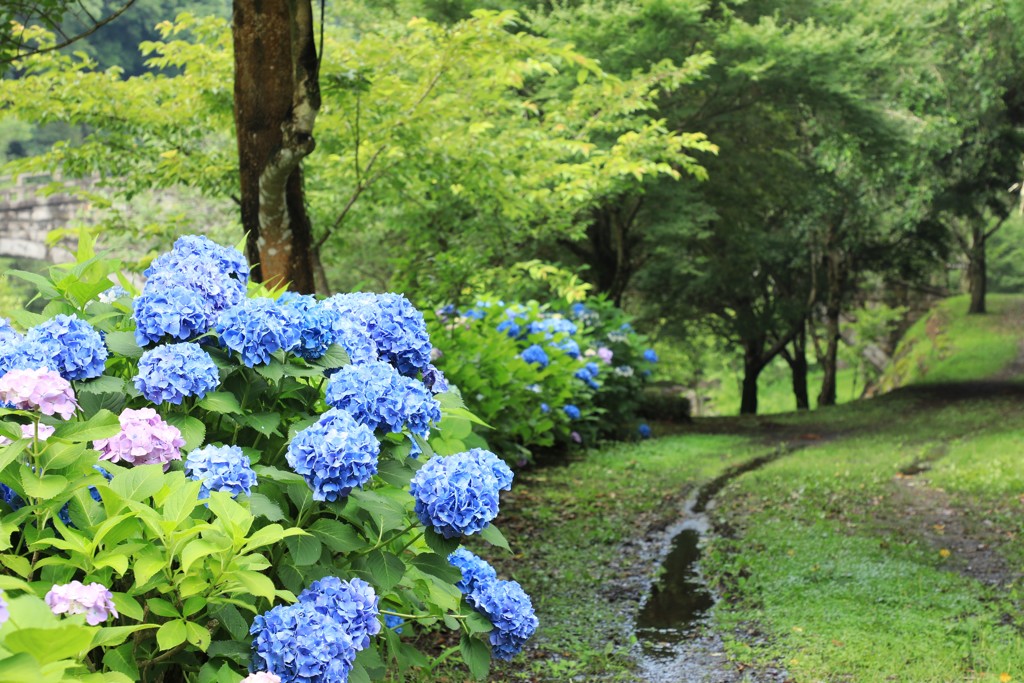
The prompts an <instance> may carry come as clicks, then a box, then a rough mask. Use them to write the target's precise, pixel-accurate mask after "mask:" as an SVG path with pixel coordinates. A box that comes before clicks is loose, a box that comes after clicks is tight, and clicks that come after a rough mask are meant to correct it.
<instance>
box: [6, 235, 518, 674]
mask: <svg viewBox="0 0 1024 683" xmlns="http://www.w3.org/2000/svg"><path fill="white" fill-rule="evenodd" d="M92 248H93V244H92V239H91V237H90V236H89V235H88V234H83V235H81V236H80V240H79V260H78V262H77V263H74V264H70V265H66V266H54V267H53V268H52V269H51V271H50V276H49V277H48V278H47V277H41V276H35V275H31V274H27V273H20V274H19V273H16V275H19V276H21V277H23V278H25V279H28V280H30V281H31V282H32V283H33V284H34V285H35V286H36V287H37V288H38V289H39V291H40V293H41V294H42V296H43V297H45V298H46V299H47V300H48V303H47V304H46V306H45V309H44V310H43V313H42V314H38V315H37V314H32V313H28V312H26V311H19V312H14V313H13V314H12V315H13V317H14V318H15V322H16V323H17V324H19V325H20V326H21V327H23V328H28V333H27V334H25V335H22V334H21V333H20V332H18V331H17V330H16V329H14V328H12V327H10V325H8V324H6V322H5V324H0V331H3V332H4V333H3V335H2V336H0V359H2V363H0V365H2V367H0V369H2V370H3V376H0V391H2V392H3V396H2V397H0V400H3V401H6V402H7V406H6V407H3V408H0V437H2V441H0V444H3V445H2V446H0V482H2V483H0V494H2V495H0V500H2V502H0V563H2V564H3V565H4V567H5V570H6V572H7V573H6V575H5V576H0V659H3V665H2V666H3V667H4V669H3V671H4V673H3V676H0V677H2V678H4V680H10V681H25V682H26V683H28V682H32V683H36V682H37V681H112V682H114V681H157V680H171V679H179V680H180V679H187V680H192V681H201V682H207V681H226V682H230V683H237V682H238V681H239V680H241V679H242V678H243V677H244V676H246V674H247V673H250V672H251V674H252V675H250V676H249V677H248V678H247V680H251V681H257V680H275V676H276V677H280V680H281V681H285V682H288V681H300V680H301V681H314V682H321V681H322V682H324V683H327V682H329V681H346V680H352V681H357V680H360V681H367V680H371V679H377V680H379V679H381V678H383V677H385V675H386V674H387V671H388V670H389V669H390V670H392V671H399V670H400V671H405V670H408V669H409V668H410V667H423V668H429V662H428V660H427V658H426V657H425V656H424V655H423V654H422V653H420V652H418V651H417V650H416V649H415V647H414V646H413V643H414V642H415V638H416V634H417V632H422V631H423V630H424V629H437V628H442V627H448V628H453V629H456V630H458V631H460V632H461V639H460V645H459V650H460V651H461V653H462V655H463V657H464V659H465V661H466V662H467V664H468V665H469V667H470V669H471V671H472V673H473V674H474V675H475V676H476V677H483V676H485V675H486V672H487V670H488V667H489V661H490V655H491V650H490V649H489V648H493V654H494V656H496V657H499V658H502V659H506V658H508V657H510V656H512V655H513V654H514V653H515V652H517V651H518V650H519V648H521V647H522V642H523V639H524V638H525V637H526V636H528V635H529V634H530V633H532V632H533V630H534V628H535V626H536V625H535V623H534V620H535V618H534V617H533V615H532V607H530V606H529V598H527V597H525V595H520V594H519V593H518V592H515V591H512V590H511V589H509V588H505V589H504V590H503V592H501V593H498V592H495V593H494V595H493V597H491V598H489V600H490V602H488V603H487V608H486V609H484V610H483V611H481V609H480V608H479V606H478V605H475V604H471V603H470V602H468V601H467V599H465V598H464V597H463V595H462V592H461V591H460V589H459V588H458V587H457V585H456V584H457V583H458V582H460V581H461V578H462V577H461V571H460V570H459V569H458V568H456V567H455V566H453V565H452V564H450V563H449V560H448V558H449V556H450V555H451V553H453V552H454V551H456V550H457V549H458V548H459V547H460V540H461V538H462V536H463V535H465V534H478V535H479V536H480V537H482V538H483V539H484V540H485V541H487V542H489V543H490V544H492V545H494V546H497V547H500V548H503V549H506V550H507V549H508V544H507V542H506V541H505V539H504V538H503V536H502V535H501V532H500V531H498V529H497V528H496V527H495V526H494V524H493V523H491V520H492V519H493V518H494V516H495V515H496V514H497V511H498V491H499V489H503V490H507V489H508V487H509V486H510V485H511V479H512V473H511V471H507V468H505V466H504V464H501V463H500V461H499V460H498V458H497V457H496V456H495V455H493V454H491V453H487V452H485V451H479V450H472V449H471V445H472V443H471V442H472V441H473V440H472V438H471V436H470V431H469V425H470V423H471V421H473V420H475V419H477V418H476V417H475V416H474V415H473V414H472V413H470V412H469V411H468V410H466V408H465V407H464V406H463V403H462V401H461V398H460V396H459V394H458V392H457V391H456V390H454V389H453V390H451V391H448V392H442V389H443V388H445V386H446V383H445V381H444V378H443V376H441V375H440V374H439V372H438V371H437V369H436V368H433V366H430V365H429V348H430V347H429V340H428V338H427V337H426V328H425V326H424V323H423V320H422V316H420V315H419V313H418V312H417V311H416V310H415V309H414V308H412V306H411V305H409V304H408V302H407V301H406V300H404V298H402V297H400V296H399V295H395V294H389V295H372V294H360V295H339V296H338V297H336V298H333V299H332V300H328V301H327V302H323V301H317V300H316V299H313V298H309V297H299V296H297V295H290V294H285V295H282V296H280V297H278V296H277V294H279V293H277V292H271V291H266V290H265V289H262V288H260V287H257V286H255V285H253V284H252V283H249V282H248V281H247V280H248V266H247V265H246V264H245V262H244V259H242V257H241V254H240V253H239V252H238V251H236V250H234V249H227V248H225V247H221V246H219V245H216V244H213V243H212V242H209V241H208V240H205V238H197V237H186V238H182V239H181V240H179V241H178V242H177V243H176V245H175V249H174V251H172V252H171V253H169V254H166V255H164V256H161V257H160V258H158V259H156V260H155V261H154V262H153V265H152V267H151V268H150V270H149V271H147V275H148V279H147V281H146V285H145V286H144V287H143V290H142V292H141V294H139V295H138V296H135V297H134V298H133V296H132V293H131V292H129V291H128V290H125V289H120V290H113V291H111V288H110V285H111V281H110V279H109V275H110V274H111V273H113V272H115V271H116V269H117V268H118V263H117V262H115V261H112V260H108V259H103V258H100V257H97V256H96V255H95V254H94V253H93V252H92ZM183 264H187V265H188V267H182V266H183ZM123 284H125V285H127V284H128V283H127V282H124V283H123ZM168 292H170V293H171V294H168ZM173 301H187V302H188V304H189V305H188V308H187V313H188V315H187V316H185V318H182V317H181V316H179V318H178V320H177V323H176V322H175V320H174V317H173V315H170V313H169V311H170V310H171V309H170V308H168V307H167V306H168V305H169V304H167V302H173ZM340 311H347V312H348V313H349V315H342V314H341V313H340ZM54 321H56V322H54ZM140 329H141V330H144V333H140ZM40 339H44V341H45V343H43V342H40V341H39V340H40ZM41 344H42V346H41ZM54 349H56V350H57V351H58V353H52V351H53V350H54ZM81 349H86V350H87V351H88V353H80V352H79V350H81ZM350 356H352V357H357V358H358V359H359V364H358V365H350V364H349V357H350ZM76 359H77V360H78V361H82V362H77V363H76V362H71V361H73V360H76ZM524 368H525V369H529V370H531V371H532V370H533V368H532V367H529V366H526V365H525V364H524ZM94 370H97V371H98V372H94ZM363 371H366V372H369V373H370V375H372V376H373V377H374V378H377V379H375V380H374V382H373V383H372V386H371V384H370V383H369V382H366V383H364V384H363V385H361V386H360V389H361V391H362V393H358V392H355V391H354V390H352V388H353V385H351V384H346V382H349V381H350V380H351V379H352V377H355V376H357V375H358V373H359V372H363ZM353 373H355V374H353ZM359 376H360V377H361V375H359ZM424 379H426V380H428V381H429V384H430V386H431V387H432V388H428V387H427V386H425V385H424V383H423V380H424ZM378 380H379V381H378ZM368 392H373V395H374V401H373V403H372V405H371V404H370V403H367V402H365V401H363V399H365V398H366V397H367V396H368V395H369V394H368ZM357 394H358V395H357ZM328 398H329V399H330V400H328ZM186 454H187V455H186ZM417 455H419V457H418V458H417ZM437 462H445V463H449V462H450V463H453V464H452V465H451V466H448V467H440V466H437V465H435V464H434V463H437ZM460 463H462V464H460ZM467 463H468V464H467ZM499 464H500V465H501V467H498V465H499ZM428 468H429V469H428ZM501 468H505V470H502V469H501ZM506 472H507V474H506ZM467 477H468V479H467ZM427 479H429V480H430V482H431V485H433V486H435V489H434V490H433V491H432V492H430V493H429V494H428V493H426V492H424V485H423V482H424V481H425V480H427ZM415 482H420V483H419V484H417V483H415ZM467 482H468V483H467ZM444 487H447V488H444ZM459 487H462V488H461V489H460V488H459ZM467 487H468V489H467ZM463 489H466V490H469V491H472V493H473V495H475V496H477V497H478V499H479V500H480V503H481V505H480V510H481V512H480V514H474V516H473V517H472V519H463V518H461V517H460V518H459V519H458V520H456V521H457V523H456V524H452V523H448V522H446V520H447V519H448V513H449V511H450V510H449V508H450V507H451V506H450V505H448V502H449V501H447V500H446V499H445V498H444V496H445V495H447V494H444V493H443V491H444V490H451V491H454V492H455V493H453V494H452V495H464V494H465V493H466V491H465V490H463ZM411 491H415V492H416V493H417V497H415V498H414V496H413V495H412V494H411ZM439 491H441V493H439ZM460 514H461V513H460ZM436 529H440V530H441V532H442V533H438V531H436ZM495 581H496V582H497V580H496V579H495ZM506 583H509V585H510V582H506ZM501 585H502V586H505V585H506V584H505V583H503V584H501ZM495 590H497V589H495ZM513 603H514V605H515V609H516V615H517V616H516V617H515V619H514V620H513V621H514V623H513V622H510V621H509V618H510V617H508V615H505V614H502V615H498V614H496V613H495V611H494V610H495V609H502V608H501V605H503V604H513ZM495 606H497V607H495ZM396 620H397V621H396ZM385 623H386V624H388V625H389V626H390V627H387V628H385V627H384V625H385ZM399 623H401V624H403V627H402V628H401V629H398V628H395V627H394V626H395V624H399ZM400 631H402V635H399V632H400ZM492 631H493V632H494V634H493V635H492ZM488 643H491V645H490V646H489V645H488Z"/></svg>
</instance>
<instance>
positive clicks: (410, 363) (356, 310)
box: [327, 292, 431, 377]
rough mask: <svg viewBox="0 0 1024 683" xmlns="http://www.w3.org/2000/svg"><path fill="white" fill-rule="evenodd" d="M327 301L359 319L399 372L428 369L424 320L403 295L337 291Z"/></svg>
mask: <svg viewBox="0 0 1024 683" xmlns="http://www.w3.org/2000/svg"><path fill="white" fill-rule="evenodd" d="M327 302H328V303H327V305H328V306H330V307H332V308H334V309H335V310H337V311H339V312H341V313H342V316H343V317H344V318H347V319H349V320H353V321H358V322H359V323H360V324H361V325H362V327H363V329H364V330H365V331H366V333H367V334H368V336H369V337H370V339H372V340H373V343H374V344H375V345H376V347H377V354H378V357H379V358H380V359H381V360H383V361H387V362H388V363H391V364H392V365H393V366H395V367H396V368H397V369H398V371H399V372H400V373H401V374H403V375H405V376H407V377H415V376H416V375H417V374H419V373H420V372H423V371H424V370H426V369H427V365H429V363H430V349H431V346H430V337H429V335H428V334H427V324H426V322H425V321H424V319H423V314H422V313H420V312H419V311H418V310H416V308H415V307H414V306H413V305H412V304H411V303H410V302H409V300H408V299H406V298H405V297H404V296H402V295H401V294H391V293H388V294H367V293H365V292H357V293H352V294H336V295H334V296H332V297H331V298H330V299H327ZM350 355H351V354H350ZM353 362H357V361H355V359H353Z"/></svg>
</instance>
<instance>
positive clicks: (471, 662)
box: [459, 633, 491, 681]
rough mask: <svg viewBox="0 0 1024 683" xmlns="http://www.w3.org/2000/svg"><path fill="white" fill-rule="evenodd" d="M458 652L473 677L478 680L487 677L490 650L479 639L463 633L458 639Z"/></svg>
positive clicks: (489, 668)
mask: <svg viewBox="0 0 1024 683" xmlns="http://www.w3.org/2000/svg"><path fill="white" fill-rule="evenodd" d="M459 652H461V653H462V660H463V661H464V662H466V665H467V666H468V667H469V672H470V673H471V674H473V677H474V678H476V679H477V680H478V681H482V680H484V679H485V678H487V674H488V672H489V671H490V670H491V651H490V650H488V649H487V646H486V645H484V643H483V642H482V641H481V640H479V639H477V638H474V637H472V636H470V635H468V634H466V633H463V634H462V639H461V640H460V641H459Z"/></svg>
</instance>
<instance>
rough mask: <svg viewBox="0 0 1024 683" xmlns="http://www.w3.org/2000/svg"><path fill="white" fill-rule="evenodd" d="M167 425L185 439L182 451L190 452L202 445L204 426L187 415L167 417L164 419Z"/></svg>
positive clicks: (204, 434) (204, 433)
mask: <svg viewBox="0 0 1024 683" xmlns="http://www.w3.org/2000/svg"><path fill="white" fill-rule="evenodd" d="M164 421H165V422H167V423H168V424H171V425H174V426H175V427H177V428H178V431H180V432H181V438H183V439H185V446H184V447H183V450H185V451H191V450H193V449H196V448H199V447H200V446H202V445H203V441H204V440H205V439H206V425H204V424H203V423H202V422H200V421H199V420H197V419H196V418H194V417H191V416H189V415H178V414H174V415H168V416H166V417H165V418H164Z"/></svg>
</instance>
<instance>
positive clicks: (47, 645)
mask: <svg viewBox="0 0 1024 683" xmlns="http://www.w3.org/2000/svg"><path fill="white" fill-rule="evenodd" d="M98 630H99V629H98V628H96V627H94V626H93V627H86V626H73V625H67V626H61V627H58V628H31V627H29V628H20V629H17V630H15V631H12V632H10V633H8V634H7V637H6V638H4V649H6V650H7V651H9V652H14V653H17V652H27V653H29V654H31V655H32V656H33V657H35V658H36V660H37V661H38V662H39V663H40V664H49V663H50V662H55V661H57V660H58V659H65V658H77V657H78V656H79V655H81V654H84V653H85V652H86V651H87V650H88V649H89V646H90V645H91V644H92V640H93V636H94V634H95V632H96V631H98Z"/></svg>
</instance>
